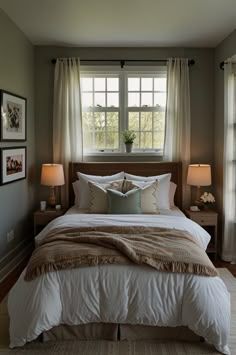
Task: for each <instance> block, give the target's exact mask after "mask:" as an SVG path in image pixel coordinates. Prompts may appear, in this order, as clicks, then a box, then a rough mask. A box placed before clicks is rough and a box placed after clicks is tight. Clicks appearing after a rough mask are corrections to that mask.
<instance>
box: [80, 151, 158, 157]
mask: <svg viewBox="0 0 236 355" xmlns="http://www.w3.org/2000/svg"><path fill="white" fill-rule="evenodd" d="M84 156H85V157H104V156H109V157H130V156H133V157H147V156H149V157H150V156H151V157H158V158H161V157H162V156H163V154H161V153H157V152H131V153H125V152H124V153H121V152H119V153H115V152H97V153H96V152H94V153H92V152H91V153H84Z"/></svg>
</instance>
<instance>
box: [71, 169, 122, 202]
mask: <svg viewBox="0 0 236 355" xmlns="http://www.w3.org/2000/svg"><path fill="white" fill-rule="evenodd" d="M77 175H78V178H79V180H78V181H76V182H75V188H76V189H77V196H78V198H77V199H76V201H75V202H76V203H75V204H76V206H78V207H79V208H89V201H90V199H89V187H88V181H93V182H96V183H101V184H102V183H109V182H112V181H115V180H119V179H123V178H124V172H123V171H122V172H120V173H117V174H114V175H108V176H97V175H87V174H83V173H80V172H78V173H77Z"/></svg>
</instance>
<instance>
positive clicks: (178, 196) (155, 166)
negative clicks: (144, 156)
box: [69, 162, 182, 208]
mask: <svg viewBox="0 0 236 355" xmlns="http://www.w3.org/2000/svg"><path fill="white" fill-rule="evenodd" d="M78 171H79V172H81V173H84V174H89V175H100V176H104V175H112V174H115V173H119V172H120V171H124V172H127V173H129V174H134V175H140V176H153V175H161V174H166V173H171V181H173V182H174V183H176V184H177V189H176V193H175V204H176V206H178V207H179V208H182V163H176V162H104V163H101V162H99V163H84V162H71V163H69V204H70V206H72V205H73V204H74V191H73V187H72V182H73V181H75V180H77V179H78V177H77V172H78Z"/></svg>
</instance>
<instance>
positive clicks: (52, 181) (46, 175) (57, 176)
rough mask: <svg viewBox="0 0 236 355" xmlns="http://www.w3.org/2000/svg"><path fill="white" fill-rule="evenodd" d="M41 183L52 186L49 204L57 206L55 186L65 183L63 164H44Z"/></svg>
mask: <svg viewBox="0 0 236 355" xmlns="http://www.w3.org/2000/svg"><path fill="white" fill-rule="evenodd" d="M41 184H42V185H46V186H50V194H49V198H48V204H49V206H51V207H55V205H56V194H55V186H61V185H64V184H65V179H64V172H63V166H62V164H43V165H42V171H41Z"/></svg>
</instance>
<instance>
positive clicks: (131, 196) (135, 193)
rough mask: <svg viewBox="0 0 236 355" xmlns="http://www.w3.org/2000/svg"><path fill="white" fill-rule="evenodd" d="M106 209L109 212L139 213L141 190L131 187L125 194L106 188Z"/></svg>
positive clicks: (140, 211) (140, 210)
mask: <svg viewBox="0 0 236 355" xmlns="http://www.w3.org/2000/svg"><path fill="white" fill-rule="evenodd" d="M107 196H108V211H107V213H110V214H141V213H142V209H141V190H140V189H139V188H137V189H136V188H135V189H132V190H130V191H128V192H126V193H125V194H123V193H122V192H120V191H115V190H112V189H107Z"/></svg>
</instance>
